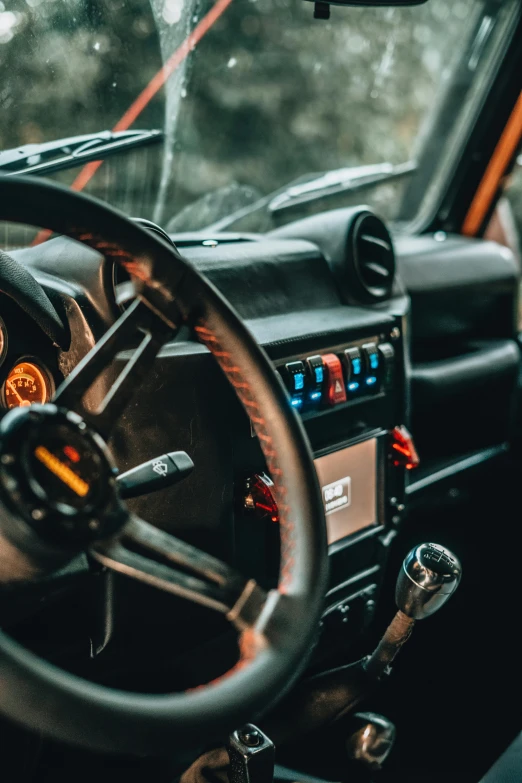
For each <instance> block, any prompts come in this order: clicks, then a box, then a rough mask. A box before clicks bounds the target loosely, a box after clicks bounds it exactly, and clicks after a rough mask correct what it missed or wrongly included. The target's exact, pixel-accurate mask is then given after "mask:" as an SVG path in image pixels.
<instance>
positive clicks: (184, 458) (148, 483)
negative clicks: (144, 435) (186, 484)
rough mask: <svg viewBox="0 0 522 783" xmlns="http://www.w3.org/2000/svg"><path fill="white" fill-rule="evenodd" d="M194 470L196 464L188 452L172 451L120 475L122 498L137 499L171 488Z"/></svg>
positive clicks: (117, 479)
mask: <svg viewBox="0 0 522 783" xmlns="http://www.w3.org/2000/svg"><path fill="white" fill-rule="evenodd" d="M193 469H194V463H193V462H192V460H191V459H190V457H189V455H188V454H187V452H186V451H170V452H169V453H168V454H162V455H161V456H160V457H154V459H150V460H149V461H148V462H142V464H141V465H137V466H136V467H135V468H131V469H130V470H127V471H125V473H120V475H119V476H117V478H116V482H117V484H118V489H119V491H120V495H121V497H122V498H124V499H127V498H135V497H138V495H147V494H149V493H150V492H156V491H157V490H159V489H165V488H166V487H171V486H173V484H177V483H178V482H179V481H182V480H183V479H184V478H186V477H187V476H188V475H190V473H192V470H193Z"/></svg>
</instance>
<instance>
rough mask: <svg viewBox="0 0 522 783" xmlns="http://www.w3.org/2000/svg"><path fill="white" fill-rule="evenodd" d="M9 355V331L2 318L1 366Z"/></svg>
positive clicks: (0, 327) (0, 326)
mask: <svg viewBox="0 0 522 783" xmlns="http://www.w3.org/2000/svg"><path fill="white" fill-rule="evenodd" d="M6 353H7V329H6V328H5V324H4V321H3V319H2V318H0V364H2V362H3V361H4V359H5V355H6Z"/></svg>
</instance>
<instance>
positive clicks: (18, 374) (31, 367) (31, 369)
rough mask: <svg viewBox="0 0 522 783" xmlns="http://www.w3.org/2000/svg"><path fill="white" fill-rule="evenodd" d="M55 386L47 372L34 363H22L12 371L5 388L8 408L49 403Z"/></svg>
mask: <svg viewBox="0 0 522 783" xmlns="http://www.w3.org/2000/svg"><path fill="white" fill-rule="evenodd" d="M53 391H54V384H53V381H52V378H51V376H50V375H49V373H48V372H47V370H46V369H45V368H44V367H42V366H41V365H40V364H36V363H35V362H34V361H28V362H20V363H19V364H15V366H14V367H13V368H12V370H11V371H10V373H9V375H8V376H7V378H6V380H5V383H4V386H3V398H4V405H5V407H6V408H21V407H26V406H28V405H33V403H35V402H38V403H40V404H42V405H43V404H44V403H46V402H49V400H50V399H51V397H52V395H53Z"/></svg>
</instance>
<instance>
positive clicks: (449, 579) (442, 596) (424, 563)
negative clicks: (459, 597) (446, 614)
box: [395, 544, 462, 620]
mask: <svg viewBox="0 0 522 783" xmlns="http://www.w3.org/2000/svg"><path fill="white" fill-rule="evenodd" d="M461 575H462V568H461V565H460V562H459V560H458V558H457V557H455V555H454V554H453V553H452V552H450V551H449V550H448V549H444V547H442V546H439V544H419V545H418V546H416V547H415V548H414V549H412V550H411V552H410V553H409V554H408V555H407V556H406V557H405V558H404V562H403V564H402V568H401V570H400V573H399V578H398V579H397V587H396V588H395V601H396V603H397V606H398V608H399V609H400V610H401V611H402V612H404V614H405V615H407V616H408V617H411V618H413V619H414V620H422V619H423V618H424V617H429V616H430V614H433V613H434V612H436V611H437V610H438V609H440V607H441V606H443V605H444V604H445V603H446V601H447V600H448V598H449V597H450V596H451V595H453V593H454V592H455V590H456V589H457V587H458V585H459V582H460V577H461Z"/></svg>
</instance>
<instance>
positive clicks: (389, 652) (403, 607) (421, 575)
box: [365, 544, 462, 677]
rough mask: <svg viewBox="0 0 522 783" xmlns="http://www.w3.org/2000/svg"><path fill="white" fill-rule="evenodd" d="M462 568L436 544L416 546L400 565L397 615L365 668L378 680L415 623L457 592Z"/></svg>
mask: <svg viewBox="0 0 522 783" xmlns="http://www.w3.org/2000/svg"><path fill="white" fill-rule="evenodd" d="M461 576H462V568H461V565H460V562H459V560H458V558H457V557H455V555H454V554H452V553H451V552H450V551H449V549H444V547H442V546H440V545H439V544H419V545H418V546H416V547H414V548H413V549H412V550H411V552H409V553H408V554H407V555H406V557H405V558H404V561H403V563H402V567H401V570H400V572H399V577H398V579H397V585H396V588H395V603H396V604H397V608H398V610H399V611H398V612H397V614H396V615H395V617H394V618H393V620H392V621H391V623H390V625H389V626H388V628H387V629H386V632H385V634H384V636H383V638H382V639H381V641H380V642H379V644H378V645H377V647H376V649H375V650H374V652H373V653H372V654H371V655H370V657H369V658H368V660H367V662H366V664H365V668H366V671H367V672H368V674H370V675H371V676H373V677H380V676H381V675H382V674H383V673H384V672H385V670H386V668H387V667H388V666H389V665H390V664H391V663H392V661H393V659H394V658H395V656H396V655H397V653H398V652H399V650H400V649H401V647H402V646H403V644H404V643H405V642H407V641H408V639H409V637H410V634H411V632H412V630H413V626H414V625H415V621H416V620H422V619H424V618H425V617H429V616H430V615H432V614H434V613H435V612H436V611H437V610H438V609H440V608H441V606H444V604H445V603H446V601H447V600H448V599H449V598H450V597H451V596H452V595H453V593H454V592H455V590H456V589H457V587H458V585H459V582H460V578H461Z"/></svg>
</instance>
